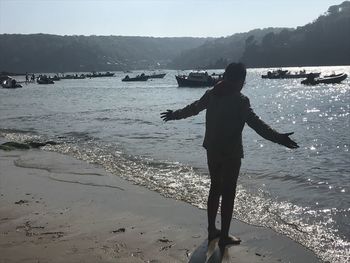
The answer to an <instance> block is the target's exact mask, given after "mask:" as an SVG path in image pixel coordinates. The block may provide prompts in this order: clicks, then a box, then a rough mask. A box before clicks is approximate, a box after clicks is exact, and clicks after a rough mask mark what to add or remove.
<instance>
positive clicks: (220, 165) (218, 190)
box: [207, 151, 241, 238]
mask: <svg viewBox="0 0 350 263" xmlns="http://www.w3.org/2000/svg"><path fill="white" fill-rule="evenodd" d="M207 158H208V168H209V173H210V179H211V185H210V191H209V197H208V232H209V236H210V235H211V233H214V232H215V231H216V227H215V220H216V215H217V212H218V208H219V201H220V196H221V237H223V238H224V237H227V236H228V235H229V229H230V224H231V219H232V212H233V205H234V200H235V195H236V186H237V179H238V175H239V170H240V168H241V158H240V157H236V156H233V155H225V154H220V153H217V152H211V151H207Z"/></svg>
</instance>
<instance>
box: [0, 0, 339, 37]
mask: <svg viewBox="0 0 350 263" xmlns="http://www.w3.org/2000/svg"><path fill="white" fill-rule="evenodd" d="M342 2H343V1H342V0H128V1H127V0H85V1H83V0H0V33H22V34H29V33H50V34H58V35H124V36H136V35H138V36H160V37H163V36H199V37H202V36H213V37H219V36H228V35H232V34H234V33H238V32H246V31H248V30H251V29H255V28H265V27H296V26H302V25H304V24H306V23H309V22H311V21H313V20H314V19H316V18H317V17H318V16H319V15H321V14H322V13H324V12H325V11H327V9H328V7H329V6H331V5H335V4H340V3H342Z"/></svg>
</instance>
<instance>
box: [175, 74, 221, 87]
mask: <svg viewBox="0 0 350 263" xmlns="http://www.w3.org/2000/svg"><path fill="white" fill-rule="evenodd" d="M175 78H176V81H177V84H178V85H179V87H210V86H214V85H215V84H216V83H217V82H218V81H219V80H221V79H222V76H221V75H219V76H217V77H216V76H214V75H213V76H210V75H208V73H207V72H206V71H197V72H191V73H189V74H188V75H177V76H175Z"/></svg>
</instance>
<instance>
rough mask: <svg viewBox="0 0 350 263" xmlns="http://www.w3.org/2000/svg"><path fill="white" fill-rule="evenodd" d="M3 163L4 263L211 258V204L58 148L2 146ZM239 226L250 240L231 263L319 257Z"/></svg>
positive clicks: (0, 235)
mask: <svg viewBox="0 0 350 263" xmlns="http://www.w3.org/2000/svg"><path fill="white" fill-rule="evenodd" d="M0 167H1V168H0V262H1V263H2V262H6V263H8V262H9V263H10V262H189V261H190V262H203V261H201V260H203V257H204V258H205V257H206V255H204V254H205V253H206V249H205V244H206V235H207V234H206V211H205V210H200V209H197V208H196V207H193V206H191V205H189V204H186V203H183V202H180V201H176V200H172V199H167V198H164V197H162V196H161V195H159V194H158V193H155V192H152V191H149V190H147V189H145V188H143V187H141V186H136V185H133V184H131V183H130V182H128V181H125V180H123V179H121V178H120V177H118V176H115V175H112V174H110V173H108V172H106V171H105V170H103V169H102V168H101V167H99V166H96V165H93V164H87V163H85V162H83V161H79V160H76V159H74V158H71V157H68V156H65V155H61V154H57V153H52V152H45V151H42V150H23V151H19V150H16V151H3V150H0ZM231 233H233V234H235V235H238V236H240V237H241V239H242V240H243V242H242V244H241V245H239V246H233V247H230V248H229V249H228V250H227V251H226V252H225V254H224V259H223V262H239V263H245V262H247V263H248V262H250V263H254V262H308V263H312V262H319V261H318V259H317V258H316V257H315V256H314V254H313V253H312V252H310V251H309V250H307V249H306V248H304V247H302V246H301V245H299V244H297V243H295V242H294V241H292V240H290V239H289V238H287V237H285V236H282V235H279V234H277V233H275V232H273V231H272V230H270V229H265V228H261V227H254V226H250V225H247V224H245V223H242V222H240V221H237V220H233V222H232V226H231ZM214 255H215V254H214ZM211 262H216V261H211Z"/></svg>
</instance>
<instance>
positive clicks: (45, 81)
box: [36, 75, 55, 84]
mask: <svg viewBox="0 0 350 263" xmlns="http://www.w3.org/2000/svg"><path fill="white" fill-rule="evenodd" d="M36 82H37V83H38V84H54V83H55V82H54V81H53V80H52V79H50V78H48V77H47V76H46V75H44V76H39V77H38V79H37V80H36Z"/></svg>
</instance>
